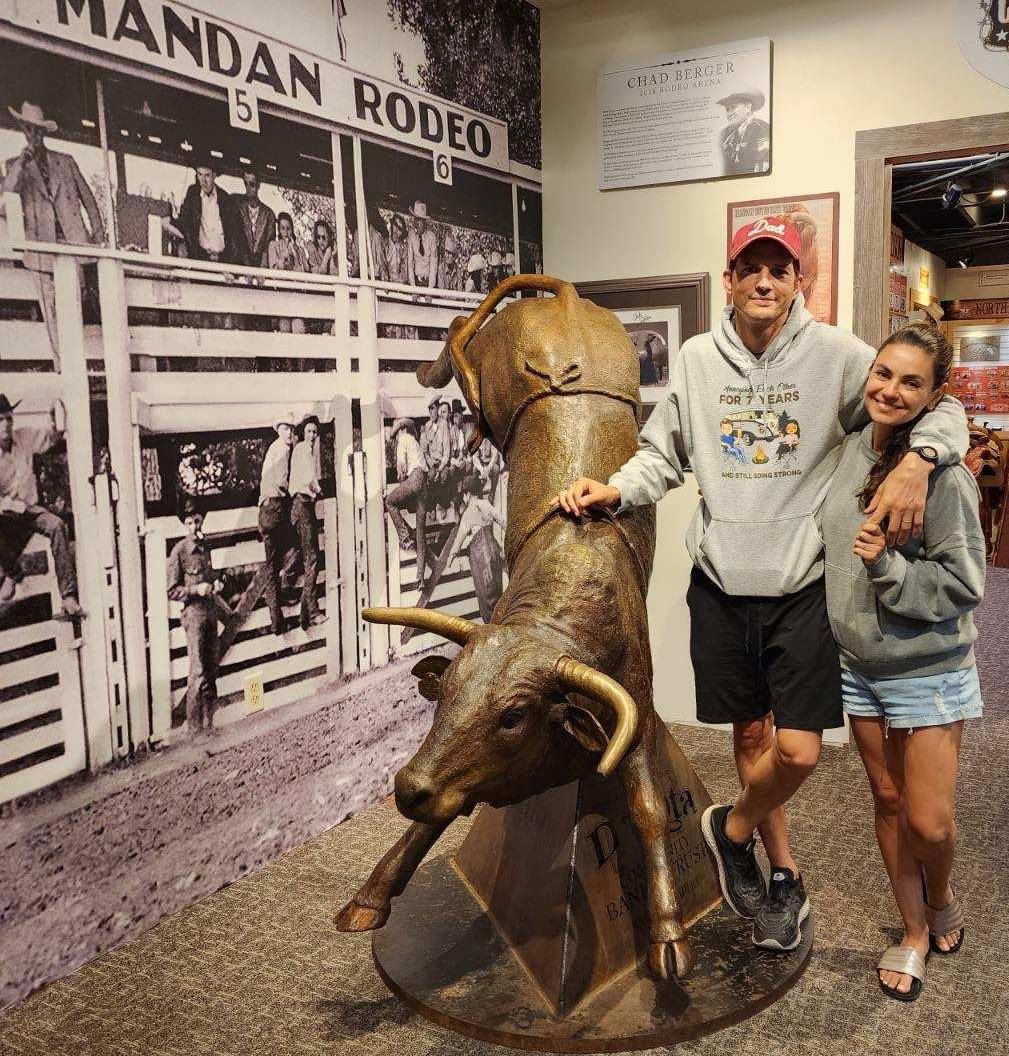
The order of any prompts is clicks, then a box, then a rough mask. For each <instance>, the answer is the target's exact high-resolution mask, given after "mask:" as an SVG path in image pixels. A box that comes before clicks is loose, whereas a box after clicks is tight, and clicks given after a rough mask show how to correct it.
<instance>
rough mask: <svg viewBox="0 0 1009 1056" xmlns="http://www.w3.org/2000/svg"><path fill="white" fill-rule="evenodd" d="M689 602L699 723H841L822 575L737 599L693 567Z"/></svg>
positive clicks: (802, 726)
mask: <svg viewBox="0 0 1009 1056" xmlns="http://www.w3.org/2000/svg"><path fill="white" fill-rule="evenodd" d="M687 606H688V607H689V609H690V659H691V661H692V662H693V665H694V683H695V685H696V689H697V719H698V721H699V722H711V723H723V722H751V721H753V720H754V719H760V718H763V717H764V716H765V715H766V714H767V713H768V712H771V713H772V714H773V715H774V724H775V725H776V726H778V727H780V728H782V729H788V730H829V729H833V728H835V727H837V726H843V725H844V713H843V710H842V708H841V665H840V662H839V660H838V654H837V645H836V644H835V643H834V636H833V635H832V634H831V632H830V624H829V622H828V621H827V596H826V591H825V588H824V582H823V580H822V579H818V580H817V581H816V582H815V583H810V585H809V586H808V587H804V588H803V589H802V590H800V591H797V592H796V593H795V594H786V595H784V596H783V597H778V598H760V597H751V596H747V595H740V596H734V595H730V594H725V593H723V592H722V591H721V590H719V589H718V587H716V586H715V584H714V583H712V582H711V580H710V579H708V577H707V576H706V575H705V574H704V573H703V572H700V571H698V569H696V568H695V569H693V570H692V571H691V573H690V586H689V587H688V588H687Z"/></svg>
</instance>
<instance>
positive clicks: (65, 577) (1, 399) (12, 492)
mask: <svg viewBox="0 0 1009 1056" xmlns="http://www.w3.org/2000/svg"><path fill="white" fill-rule="evenodd" d="M18 402H19V403H20V401H18ZM16 407H17V403H14V404H12V403H11V402H10V400H8V399H7V395H6V393H2V392H0V571H3V572H4V573H5V575H6V579H5V581H4V583H3V586H2V587H0V601H4V602H7V601H10V600H11V599H12V598H13V595H14V584H15V582H16V581H17V579H18V578H19V574H18V562H19V560H20V558H21V554H22V552H23V551H24V548H25V546H26V544H27V543H28V540H29V539H31V537H32V536H33V535H34V534H35V533H36V532H37V533H38V534H39V535H44V536H45V537H46V538H47V539H48V540H49V547H50V549H51V551H52V555H53V565H54V566H55V571H56V583H57V586H58V588H59V592H60V597H61V598H62V599H63V610H62V612H60V613H58V614H57V615H56V616H54V617H53V618H54V619H57V620H73V619H80V618H81V617H83V616H84V611H83V609H81V607H80V604H79V603H78V601H77V572H76V570H75V568H74V558H73V554H71V552H70V543H69V541H68V540H67V528H66V525H65V524H64V523H63V521H62V520H61V519H60V518H59V517H57V516H56V515H55V514H54V513H50V512H49V510H47V509H46V508H45V507H44V506H40V505H39V490H38V481H37V480H36V479H35V467H34V457H35V455H41V454H43V453H44V452H46V451H48V450H49V449H50V448H51V447H52V446H53V445H54V444H56V443H57V442H58V441H59V439H60V438H61V436H62V434H61V433H60V431H59V430H58V429H57V427H56V409H55V407H54V408H53V410H52V411H51V412H50V423H49V426H48V427H47V428H45V429H29V428H23V429H15V428H14V409H15V408H16Z"/></svg>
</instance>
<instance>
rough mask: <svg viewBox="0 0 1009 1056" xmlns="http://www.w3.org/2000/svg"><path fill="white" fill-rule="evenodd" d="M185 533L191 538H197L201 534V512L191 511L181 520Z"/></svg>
mask: <svg viewBox="0 0 1009 1056" xmlns="http://www.w3.org/2000/svg"><path fill="white" fill-rule="evenodd" d="M183 523H184V524H185V526H186V533H187V534H188V535H189V536H191V537H192V538H193V539H199V538H200V536H201V535H203V514H200V513H191V514H190V515H189V516H188V517H187V518H186V519H185V521H184V522H183Z"/></svg>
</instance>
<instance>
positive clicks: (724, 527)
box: [609, 294, 968, 597]
mask: <svg viewBox="0 0 1009 1056" xmlns="http://www.w3.org/2000/svg"><path fill="white" fill-rule="evenodd" d="M733 313H734V309H733V308H732V306H731V305H730V306H729V307H727V308H726V309H725V311H724V312H723V313H722V317H721V321H720V325H718V326H716V327H715V329H714V330H713V332H711V333H708V334H699V335H698V336H696V337H692V338H690V340H688V341H686V342H685V343H684V344H683V347H682V348H681V349H680V351H679V353H678V355H677V356H676V359H675V362H674V363H673V365H672V369H671V372H670V377H669V386H668V388H667V391H666V393H665V396H664V398H663V399H662V400H661V401H660V402H659V403H658V405H657V406H656V407H655V410H654V411H653V412H652V414H651V416H650V417H649V419H648V422H647V423H646V424H645V427H644V429H642V431H641V437H640V440H639V444H638V450H637V452H636V454H635V455H634V456H633V457H632V458H631V459H630V460H629V461H628V462H627V463H626V464H625V465H624V466H622V467H621V468H620V469H619V470H618V471H617V472H616V473H615V474H614V475H613V476H612V477H610V480H609V483H610V484H612V485H613V486H614V487H616V488H618V489H619V491H620V500H621V505H620V508H621V509H626V508H629V507H632V506H642V505H644V504H646V503H649V502H657V501H658V500H659V499H661V498H662V496H663V495H664V494H665V493H666V491H668V490H669V489H670V488H675V487H678V486H679V485H681V484H682V483H683V479H684V473H685V472H686V471H687V470H688V469H689V470H692V471H693V473H694V474H695V476H696V478H697V483H698V485H699V487H700V490H701V495H702V500H701V503H700V505H699V507H698V510H697V513H696V514H695V515H694V518H693V520H692V521H691V523H690V527H689V528H688V529H687V540H686V541H687V550H688V552H689V554H690V557H691V560H692V561H693V562H694V564H695V565H696V566H697V567H698V568H699V569H701V571H702V572H704V573H705V574H706V575H707V576H708V577H709V578H710V579H711V580H712V581H713V582H714V583H715V584H717V585H718V586H719V587H720V588H721V589H722V590H723V591H725V593H727V594H734V595H747V594H748V595H759V596H762V597H778V596H780V595H783V594H792V593H794V592H795V591H797V590H801V589H802V588H803V587H805V586H807V585H808V584H810V583H812V582H814V581H815V580H816V579H818V578H819V577H820V576H822V575H823V567H824V566H823V539H822V538H821V536H820V533H819V531H818V529H817V525H816V516H815V515H816V511H817V510H818V509H819V506H820V504H821V503H822V502H823V499H824V496H825V495H826V492H827V488H828V486H829V484H830V478H831V475H832V473H833V471H834V468H835V467H836V465H837V458H838V450H839V445H840V443H841V441H842V440H843V439H844V437H845V435H846V434H847V433H850V432H853V431H855V430H857V429H861V427H862V426H863V425H864V424H865V423H866V422H867V421H868V415H867V414H866V411H865V408H864V405H863V403H862V393H863V389H864V387H865V380H866V377H867V375H868V372H869V367H870V366H871V364H872V361H873V359H874V357H875V352H874V351H873V349H872V348H870V347H869V346H868V345H867V344H866V343H865V342H864V341H861V340H860V339H859V338H857V337H855V336H854V335H853V334H849V333H846V332H845V331H843V330H838V329H837V328H836V327H833V326H828V325H827V324H826V323H818V322H816V320H814V319H813V317H812V315H810V313H809V312H808V311H807V310H806V307H805V304H804V302H803V298H802V294H799V295H798V296H797V297H796V298H795V300H794V301H793V303H792V306H791V309H790V311H789V316H788V319H787V320H786V322H785V325H784V326H783V327H782V329H781V331H780V332H779V333H778V335H777V336H776V337H775V338H774V340H773V341H772V342H771V344H770V345H769V346H768V347H767V349H766V350H765V351H764V353H763V355H761V356H759V357H758V356H755V355H754V354H753V353H752V352H750V350H749V349H748V348H747V347H746V346H745V345H744V344H743V342H742V340H741V339H740V337H739V335H738V334H737V333H736V328H735V326H734V325H733V321H732V319H733ZM912 443H913V445H914V446H926V445H927V446H931V447H934V448H935V449H936V450H937V451H938V453H939V459H940V462H941V463H943V464H952V463H955V462H957V461H959V459H960V458H961V457H962V455H963V454H965V453H966V451H967V445H968V437H967V420H966V416H965V414H964V410H963V407H962V405H961V404H960V403H959V401H957V400H955V399H953V398H952V397H946V398H945V399H944V400H943V401H942V402H941V403H940V404H939V406H938V407H937V408H936V409H935V411H933V412H932V413H931V414H927V415H925V416H924V418H923V419H922V420H921V422H919V423H918V425H916V426H915V429H914V432H913V433H912Z"/></svg>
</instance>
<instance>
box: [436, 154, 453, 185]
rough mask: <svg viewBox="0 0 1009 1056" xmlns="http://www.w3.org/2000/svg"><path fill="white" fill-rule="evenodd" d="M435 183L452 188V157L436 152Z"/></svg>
mask: <svg viewBox="0 0 1009 1056" xmlns="http://www.w3.org/2000/svg"><path fill="white" fill-rule="evenodd" d="M434 182H435V183H447V184H448V185H449V187H451V186H452V155H451V154H443V153H441V151H438V150H436V151H435V152H434Z"/></svg>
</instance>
